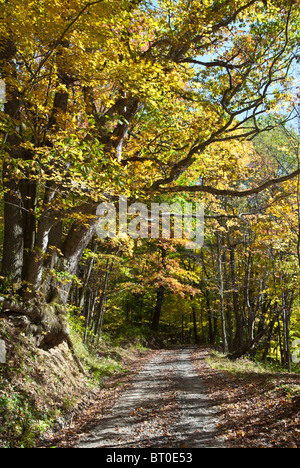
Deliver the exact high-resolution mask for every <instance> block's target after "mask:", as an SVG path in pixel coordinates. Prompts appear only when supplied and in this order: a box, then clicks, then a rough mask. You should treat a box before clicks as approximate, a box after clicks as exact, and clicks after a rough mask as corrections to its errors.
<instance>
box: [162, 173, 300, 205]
mask: <svg viewBox="0 0 300 468" xmlns="http://www.w3.org/2000/svg"><path fill="white" fill-rule="evenodd" d="M299 175H300V169H297V170H296V171H294V172H292V173H291V174H288V175H286V176H284V177H279V178H277V179H271V180H268V181H267V182H265V183H264V184H262V185H259V186H258V187H254V188H251V189H248V190H232V189H218V188H215V187H212V186H206V185H194V186H178V187H169V188H163V189H162V188H161V189H159V190H157V192H158V193H180V192H187V193H209V194H211V195H222V196H228V197H238V198H243V197H249V196H250V195H258V194H259V193H261V192H263V191H264V190H267V189H268V188H270V187H273V186H274V185H279V184H282V183H284V182H287V181H289V180H292V179H295V178H296V177H298V176H299Z"/></svg>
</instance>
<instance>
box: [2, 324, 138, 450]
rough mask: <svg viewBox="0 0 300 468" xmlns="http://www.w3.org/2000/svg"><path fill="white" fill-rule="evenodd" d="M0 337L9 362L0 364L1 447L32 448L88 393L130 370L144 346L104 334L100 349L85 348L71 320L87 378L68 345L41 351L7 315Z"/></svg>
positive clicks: (78, 353)
mask: <svg viewBox="0 0 300 468" xmlns="http://www.w3.org/2000/svg"><path fill="white" fill-rule="evenodd" d="M0 338H1V339H2V340H4V341H5V345H6V350H7V362H6V364H3V365H0V448H31V447H34V446H35V444H36V441H37V439H38V438H40V437H41V436H42V435H43V433H45V432H46V431H47V430H48V429H49V428H51V427H52V426H53V424H54V423H55V421H56V420H57V419H58V418H59V417H61V416H63V415H64V414H66V413H67V412H69V411H70V410H71V409H72V407H73V406H75V405H76V404H77V403H79V402H80V401H81V400H82V398H83V396H84V394H85V393H86V392H87V391H89V390H90V389H92V388H95V387H97V386H101V385H102V383H103V381H104V379H105V378H106V377H108V376H111V375H114V374H119V373H124V372H127V371H128V365H129V363H130V361H131V360H134V359H136V356H137V354H138V353H140V352H142V351H143V350H144V349H145V348H143V346H141V345H140V344H137V345H136V346H135V345H134V344H132V343H130V342H127V343H126V346H123V347H122V346H115V344H114V343H113V341H112V340H111V338H110V337H109V336H103V337H102V339H101V341H100V342H99V344H98V346H97V347H96V346H91V345H89V346H87V345H85V344H84V343H83V342H82V339H81V334H80V333H79V332H78V330H76V327H72V323H71V339H72V341H73V344H74V348H75V351H76V355H77V357H78V358H79V359H80V361H81V362H82V364H83V367H84V369H85V371H86V374H87V376H84V375H83V374H82V373H81V372H80V371H79V369H78V367H77V365H76V363H75V361H74V359H73V357H72V355H71V353H70V351H69V349H68V347H67V345H66V344H63V345H60V346H59V347H57V348H55V349H54V350H51V351H50V352H46V351H42V350H40V349H37V348H36V347H35V345H34V341H33V339H31V338H29V337H26V336H25V335H24V334H23V333H21V332H20V331H19V330H18V329H17V328H15V327H14V326H13V325H12V324H10V322H9V321H7V320H4V319H2V320H0ZM122 344H123V345H124V344H125V341H124V340H123V343H122Z"/></svg>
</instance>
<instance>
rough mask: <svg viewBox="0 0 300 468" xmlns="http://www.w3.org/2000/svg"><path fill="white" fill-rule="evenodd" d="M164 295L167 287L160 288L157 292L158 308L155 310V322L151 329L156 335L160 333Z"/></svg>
mask: <svg viewBox="0 0 300 468" xmlns="http://www.w3.org/2000/svg"><path fill="white" fill-rule="evenodd" d="M164 295H165V286H160V287H159V288H158V291H157V298H156V306H155V309H154V314H153V320H152V325H151V329H152V330H153V331H154V332H156V333H158V331H159V322H160V317H161V311H162V306H163V300H164Z"/></svg>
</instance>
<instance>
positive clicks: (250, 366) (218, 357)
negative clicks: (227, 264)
mask: <svg viewBox="0 0 300 468" xmlns="http://www.w3.org/2000/svg"><path fill="white" fill-rule="evenodd" d="M207 363H208V364H209V366H210V367H212V369H215V370H218V371H220V372H223V373H227V374H231V375H233V376H236V377H245V376H247V375H249V374H262V375H263V374H266V375H267V374H273V373H274V374H275V373H276V371H275V369H273V368H272V366H270V365H267V364H262V363H260V362H257V361H252V360H250V359H248V358H241V359H238V360H236V361H232V360H230V359H228V358H227V357H226V355H224V354H222V353H220V352H218V351H211V352H210V355H209V356H208V357H207Z"/></svg>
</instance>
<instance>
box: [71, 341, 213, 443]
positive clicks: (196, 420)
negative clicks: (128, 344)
mask: <svg viewBox="0 0 300 468" xmlns="http://www.w3.org/2000/svg"><path fill="white" fill-rule="evenodd" d="M193 351H194V349H192V348H186V349H177V350H162V351H161V352H159V353H157V354H156V355H155V357H153V358H152V359H150V360H149V361H148V362H147V363H146V365H145V366H144V368H143V370H142V371H140V372H139V373H138V374H137V376H136V377H135V379H134V381H133V382H132V385H131V386H130V387H129V388H128V389H126V391H125V392H124V393H123V394H122V395H121V397H120V398H119V399H118V400H117V401H116V403H115V405H114V407H113V408H112V409H111V411H110V413H109V414H107V415H106V416H105V417H104V418H103V419H102V420H101V423H100V424H99V426H97V427H96V428H94V429H93V430H92V431H91V432H90V433H89V434H88V435H87V436H86V435H85V436H84V437H83V438H82V439H80V440H79V441H78V443H76V444H75V447H77V448H205V447H207V448H212V447H214V448H219V447H222V442H221V440H220V439H219V438H218V430H217V425H218V419H217V412H216V408H215V407H214V406H213V403H212V401H211V400H210V399H209V396H208V395H207V393H206V390H205V386H204V383H203V381H202V380H201V378H200V377H199V375H198V373H197V371H196V369H195V366H194V361H193V360H195V359H196V358H195V353H194V352H193ZM198 356H201V355H198ZM198 359H199V357H198Z"/></svg>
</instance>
